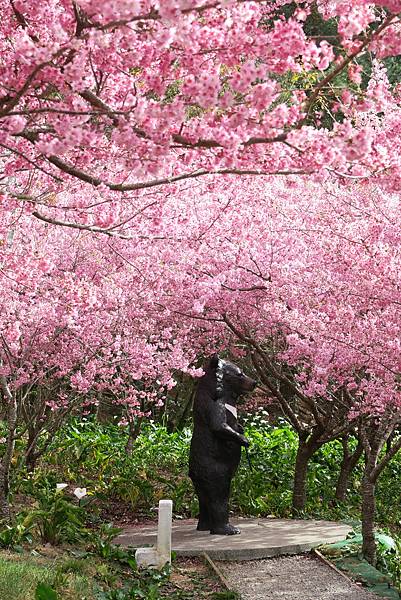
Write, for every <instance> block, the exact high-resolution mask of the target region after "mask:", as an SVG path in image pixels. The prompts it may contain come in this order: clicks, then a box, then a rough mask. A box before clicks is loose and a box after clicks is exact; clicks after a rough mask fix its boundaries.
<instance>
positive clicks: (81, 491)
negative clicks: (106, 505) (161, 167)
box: [74, 488, 86, 500]
mask: <svg viewBox="0 0 401 600" xmlns="http://www.w3.org/2000/svg"><path fill="white" fill-rule="evenodd" d="M74 494H75V495H76V497H77V498H78V500H81V498H83V497H84V496H86V488H75V490H74Z"/></svg>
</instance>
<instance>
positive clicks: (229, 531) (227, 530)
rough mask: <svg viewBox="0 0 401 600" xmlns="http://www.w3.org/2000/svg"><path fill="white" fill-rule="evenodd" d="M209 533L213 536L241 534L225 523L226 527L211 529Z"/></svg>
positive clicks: (238, 530)
mask: <svg viewBox="0 0 401 600" xmlns="http://www.w3.org/2000/svg"><path fill="white" fill-rule="evenodd" d="M210 533H211V534H213V535H237V534H238V533H241V529H238V527H234V525H230V524H229V523H227V525H223V526H222V527H215V528H214V529H211V530H210Z"/></svg>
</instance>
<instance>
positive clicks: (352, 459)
mask: <svg viewBox="0 0 401 600" xmlns="http://www.w3.org/2000/svg"><path fill="white" fill-rule="evenodd" d="M348 441H349V438H348V436H344V437H343V438H341V443H342V446H343V459H342V462H341V467H340V473H339V475H338V479H337V486H336V492H335V499H336V500H338V501H339V502H344V500H345V498H346V495H347V491H348V484H349V478H350V475H351V473H352V471H353V470H354V469H355V467H356V465H357V463H358V461H359V459H360V458H361V456H362V454H363V444H362V442H361V441H358V445H357V447H356V448H355V450H354V452H350V450H349V444H348Z"/></svg>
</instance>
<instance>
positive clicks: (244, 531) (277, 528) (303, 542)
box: [115, 519, 350, 560]
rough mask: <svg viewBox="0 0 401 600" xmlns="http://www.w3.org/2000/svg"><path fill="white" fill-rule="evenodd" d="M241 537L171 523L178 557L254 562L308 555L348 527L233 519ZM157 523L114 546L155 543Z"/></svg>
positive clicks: (129, 530) (343, 534)
mask: <svg viewBox="0 0 401 600" xmlns="http://www.w3.org/2000/svg"><path fill="white" fill-rule="evenodd" d="M232 523H233V524H234V525H237V526H239V527H240V529H241V534H240V535H229V536H225V535H211V534H210V533H209V532H207V531H206V532H205V531H196V521H195V520H189V521H175V522H174V523H173V536H172V537H173V540H172V547H173V550H174V552H176V553H177V555H181V556H199V555H201V554H202V553H203V552H207V554H208V555H209V556H210V557H211V558H212V559H214V560H255V559H259V558H267V557H271V556H278V555H281V554H299V553H301V552H307V551H308V550H311V549H312V548H314V547H316V546H320V545H321V544H329V543H332V542H337V541H339V540H342V539H344V538H345V537H346V535H347V533H348V531H349V530H350V527H348V526H347V525H342V524H339V523H333V522H330V521H313V520H290V519H233V521H232ZM156 531H157V524H154V525H147V526H144V527H131V528H127V529H125V530H124V531H123V532H122V533H121V534H120V535H119V536H118V537H117V538H116V539H115V543H116V544H121V545H122V546H132V547H134V548H138V547H143V546H147V545H154V544H155V543H156Z"/></svg>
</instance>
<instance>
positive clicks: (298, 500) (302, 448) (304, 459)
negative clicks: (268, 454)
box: [292, 439, 320, 515]
mask: <svg viewBox="0 0 401 600" xmlns="http://www.w3.org/2000/svg"><path fill="white" fill-rule="evenodd" d="M319 447H320V445H319V444H316V443H311V442H305V441H303V440H302V439H300V440H299V444H298V450H297V457H296V461H295V473H294V488H293V494H292V511H293V513H294V514H295V515H296V514H297V513H298V512H300V511H303V510H304V508H305V504H306V481H307V475H308V465H309V460H310V459H311V457H312V456H313V454H314V453H315V452H316V450H317V449H318V448H319Z"/></svg>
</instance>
